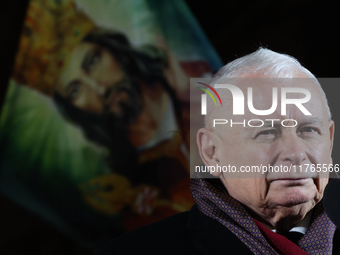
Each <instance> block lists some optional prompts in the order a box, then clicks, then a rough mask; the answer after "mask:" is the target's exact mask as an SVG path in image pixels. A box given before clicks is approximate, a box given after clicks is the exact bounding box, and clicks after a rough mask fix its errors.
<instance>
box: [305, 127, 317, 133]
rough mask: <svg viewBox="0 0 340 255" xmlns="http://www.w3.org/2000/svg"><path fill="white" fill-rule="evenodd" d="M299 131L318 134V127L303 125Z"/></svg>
mask: <svg viewBox="0 0 340 255" xmlns="http://www.w3.org/2000/svg"><path fill="white" fill-rule="evenodd" d="M300 133H307V134H308V133H310V134H312V133H315V134H320V132H319V129H317V128H315V127H304V128H302V129H301V130H300Z"/></svg>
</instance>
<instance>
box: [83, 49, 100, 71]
mask: <svg viewBox="0 0 340 255" xmlns="http://www.w3.org/2000/svg"><path fill="white" fill-rule="evenodd" d="M100 57H101V52H100V50H91V51H89V52H88V53H87V54H86V56H85V58H84V61H83V63H82V69H83V70H84V71H85V72H90V71H91V70H92V69H94V68H95V66H96V65H97V64H98V62H99V60H100Z"/></svg>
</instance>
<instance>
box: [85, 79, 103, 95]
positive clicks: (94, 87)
mask: <svg viewBox="0 0 340 255" xmlns="http://www.w3.org/2000/svg"><path fill="white" fill-rule="evenodd" d="M83 79H84V81H85V82H86V84H87V85H88V86H89V87H90V88H91V89H92V90H93V91H94V92H95V93H97V94H98V95H100V96H103V95H104V94H105V92H106V87H105V86H104V85H102V84H100V83H99V82H97V81H96V80H94V79H92V78H89V77H83Z"/></svg>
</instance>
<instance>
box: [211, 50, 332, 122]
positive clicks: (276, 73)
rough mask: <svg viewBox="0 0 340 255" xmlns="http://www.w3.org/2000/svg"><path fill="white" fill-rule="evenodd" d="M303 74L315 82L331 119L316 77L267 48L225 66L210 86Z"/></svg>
mask: <svg viewBox="0 0 340 255" xmlns="http://www.w3.org/2000/svg"><path fill="white" fill-rule="evenodd" d="M298 73H302V74H305V75H306V76H307V77H309V78H312V79H314V80H315V84H316V85H317V87H318V88H319V90H320V92H321V95H322V97H323V99H324V101H325V104H326V108H327V112H328V117H329V119H330V118H331V111H330V109H329V106H328V101H327V98H326V94H325V92H324V91H323V89H322V87H321V85H320V83H319V82H318V81H317V79H316V77H315V76H314V75H313V74H312V73H311V72H310V71H308V70H307V69H306V68H305V67H303V66H302V65H301V64H300V63H299V61H298V60H297V59H295V58H294V57H292V56H289V55H286V54H280V53H277V52H274V51H272V50H269V49H266V48H262V47H261V48H259V49H258V50H257V51H255V52H253V53H251V54H249V55H246V56H244V57H241V58H238V59H236V60H234V61H232V62H230V63H228V64H227V65H225V66H223V67H222V68H221V69H220V70H219V71H218V72H217V73H216V74H215V75H214V77H213V78H212V80H211V82H210V84H211V86H214V85H215V84H217V83H218V82H219V81H221V80H223V81H226V80H234V79H238V78H242V77H245V76H249V75H251V74H255V75H256V74H261V75H265V76H268V77H273V78H294V77H296V74H298Z"/></svg>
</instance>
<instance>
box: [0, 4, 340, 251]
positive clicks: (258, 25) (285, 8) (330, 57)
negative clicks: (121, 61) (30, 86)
mask: <svg viewBox="0 0 340 255" xmlns="http://www.w3.org/2000/svg"><path fill="white" fill-rule="evenodd" d="M167 1H170V0H167ZM27 2H28V1H27V0H1V1H0V26H1V30H0V31H1V40H0V49H1V51H0V54H1V55H0V56H1V57H0V65H1V68H0V83H1V86H0V106H1V105H2V103H3V99H4V95H5V92H6V88H7V84H8V79H9V77H10V74H11V69H12V65H13V58H14V56H15V52H16V47H17V44H18V39H19V35H20V30H21V25H22V21H23V19H24V15H25V10H26V7H27ZM185 2H186V3H187V4H188V6H189V8H190V9H191V10H192V12H193V14H194V16H195V17H196V19H197V20H198V22H199V23H200V25H201V27H202V29H203V30H204V31H205V33H206V35H207V37H208V38H209V39H210V41H211V43H212V45H213V46H214V47H215V49H216V51H217V53H218V54H219V56H220V57H221V59H222V60H223V62H224V63H227V62H229V61H231V60H233V59H235V58H237V57H240V56H243V55H245V54H247V53H250V52H253V51H255V50H256V49H258V48H259V47H260V46H263V47H267V48H269V49H271V50H274V51H277V52H280V53H287V54H289V55H292V56H294V57H296V58H297V59H298V60H299V61H300V62H301V63H302V64H303V65H304V66H305V67H306V68H307V69H309V70H310V71H311V72H312V73H314V74H315V75H316V76H317V77H340V68H339V67H340V64H339V59H340V38H339V34H340V29H339V27H340V15H339V14H340V9H339V8H338V6H337V2H336V1H303V0H295V1H294V0H285V1H273V0H270V1H268V0H266V1H244V0H243V1H242V0H241V1H240V0H238V1H214V0H210V1H198V0H185ZM174 18H175V17H174ZM332 86H333V87H332V88H330V87H326V88H325V90H326V94H327V97H328V99H329V101H330V107H331V110H332V112H333V115H334V119H335V120H337V119H339V120H340V116H337V115H340V114H337V113H338V106H339V103H338V102H339V95H340V93H339V92H340V87H339V88H334V86H336V84H334V85H332ZM329 89H331V90H329ZM338 123H340V121H338ZM336 138H337V136H336ZM337 140H338V141H336V142H335V144H338V146H336V147H335V151H334V152H333V158H334V159H335V163H338V162H337V161H336V159H337V154H338V151H340V149H338V148H337V147H340V140H339V139H337ZM0 208H1V209H0V229H1V232H2V236H3V237H2V238H1V240H0V254H23V255H24V254H37V255H39V254H51V255H53V254H92V252H90V251H86V250H84V249H83V248H81V247H79V245H77V244H74V243H73V242H72V241H70V240H69V239H68V238H66V237H64V236H63V235H62V234H61V233H59V232H58V231H56V230H54V229H53V228H51V227H50V226H49V225H48V224H45V223H44V222H43V221H42V220H41V219H40V218H38V217H37V216H35V215H33V214H31V213H29V212H26V211H25V210H24V209H22V208H19V207H18V206H17V205H15V204H13V203H12V202H10V201H8V200H7V199H6V198H4V197H1V196H0Z"/></svg>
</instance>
